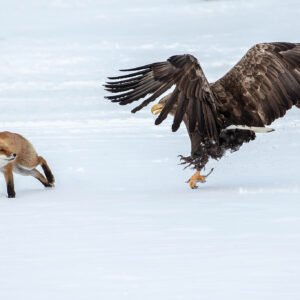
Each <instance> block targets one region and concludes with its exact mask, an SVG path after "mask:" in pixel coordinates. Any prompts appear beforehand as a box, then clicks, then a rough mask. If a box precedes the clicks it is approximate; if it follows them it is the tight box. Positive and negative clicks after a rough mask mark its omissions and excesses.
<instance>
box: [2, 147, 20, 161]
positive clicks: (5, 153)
mask: <svg viewBox="0 0 300 300" xmlns="http://www.w3.org/2000/svg"><path fill="white" fill-rule="evenodd" d="M16 157H17V154H16V153H14V152H11V151H9V150H7V149H4V148H0V159H2V160H8V161H11V160H14V159H15V158H16Z"/></svg>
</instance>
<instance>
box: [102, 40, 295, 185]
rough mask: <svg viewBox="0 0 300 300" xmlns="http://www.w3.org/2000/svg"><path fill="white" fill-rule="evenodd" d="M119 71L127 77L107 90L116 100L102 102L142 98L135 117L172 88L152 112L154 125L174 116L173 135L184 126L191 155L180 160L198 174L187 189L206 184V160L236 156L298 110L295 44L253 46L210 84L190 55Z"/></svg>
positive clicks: (120, 78) (116, 79) (106, 86)
mask: <svg viewBox="0 0 300 300" xmlns="http://www.w3.org/2000/svg"><path fill="white" fill-rule="evenodd" d="M121 71H126V72H130V73H129V74H126V75H122V76H118V77H109V79H110V80H111V81H109V82H107V83H106V84H105V88H106V90H107V91H109V92H111V93H116V95H112V96H107V97H106V98H107V99H109V100H111V101H112V102H117V103H119V104H121V105H126V104H129V103H132V102H134V101H138V100H140V99H142V98H145V99H144V100H143V101H142V103H141V104H139V105H138V106H137V107H135V108H134V109H133V110H132V112H133V113H135V112H137V111H139V110H140V109H142V108H143V107H145V106H146V105H148V104H149V103H151V102H152V101H154V100H156V99H158V98H159V97H160V96H161V95H162V94H163V93H165V92H167V91H168V90H169V89H170V88H171V87H172V86H175V89H174V90H173V91H172V92H171V93H169V94H168V95H167V96H165V97H163V98H162V99H161V100H160V101H159V102H158V104H156V105H154V106H153V107H152V112H153V113H155V114H159V115H158V117H157V119H156V120H155V124H156V125H158V124H160V123H161V122H162V121H164V120H165V119H166V118H167V116H168V114H171V115H173V116H174V120H173V125H172V130H173V131H176V130H177V129H178V128H179V126H180V124H181V122H182V121H183V122H184V123H185V125H186V128H187V131H188V133H189V137H190V140H191V155H190V156H188V157H181V159H182V160H183V163H188V166H193V167H194V168H195V169H196V170H197V171H196V173H195V174H194V175H193V176H192V177H191V178H190V180H189V181H188V182H189V185H190V187H191V188H196V187H197V182H205V176H203V175H201V174H200V171H201V170H202V169H203V168H204V167H205V165H206V164H207V162H208V160H209V158H213V159H219V158H221V157H222V156H223V155H224V153H225V151H226V150H231V151H236V150H238V149H239V148H240V146H241V145H242V144H243V143H245V142H249V141H250V140H254V139H255V133H256V132H268V131H271V130H270V129H269V128H267V127H265V126H266V125H270V124H271V123H272V122H273V121H274V120H275V119H277V118H280V117H282V116H284V115H285V113H286V111H287V110H288V109H290V108H291V107H292V106H293V105H296V106H298V107H299V108H300V44H299V43H261V44H257V45H255V46H254V47H252V48H251V49H250V50H249V51H248V52H247V53H246V55H245V56H244V57H243V58H242V59H241V60H240V61H239V62H238V63H237V64H236V65H235V66H234V67H233V68H232V69H231V70H230V71H229V72H228V73H227V74H226V75H225V76H223V77H222V78H220V79H219V80H218V81H216V82H214V83H209V82H208V81H207V79H206V77H205V75H204V73H203V71H202V68H201V66H200V64H199V63H198V61H197V59H196V58H195V57H194V56H192V55H189V54H186V55H176V56H172V57H170V58H169V59H168V60H167V61H164V62H158V63H153V64H148V65H145V66H142V67H137V68H133V69H127V70H121ZM147 96H148V98H147Z"/></svg>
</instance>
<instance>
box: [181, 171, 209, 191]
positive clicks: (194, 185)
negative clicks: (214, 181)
mask: <svg viewBox="0 0 300 300" xmlns="http://www.w3.org/2000/svg"><path fill="white" fill-rule="evenodd" d="M213 170H214V169H211V170H210V172H209V173H208V174H206V175H201V174H200V171H196V172H195V174H194V175H193V176H192V177H191V178H190V179H189V180H188V181H187V182H186V183H188V184H189V186H190V188H191V189H196V188H198V186H197V182H201V183H204V182H206V178H207V177H208V176H209V175H210V174H211V173H212V171H213Z"/></svg>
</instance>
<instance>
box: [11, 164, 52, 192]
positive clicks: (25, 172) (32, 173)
mask: <svg viewBox="0 0 300 300" xmlns="http://www.w3.org/2000/svg"><path fill="white" fill-rule="evenodd" d="M14 171H15V172H16V173H19V174H20V175H23V176H33V177H34V178H36V179H37V180H38V181H40V182H41V183H42V184H43V185H44V186H45V187H52V186H53V184H51V183H49V182H48V180H47V179H46V178H45V176H44V175H43V174H42V173H41V172H39V171H38V170H37V169H35V168H34V169H26V168H24V167H21V166H18V167H16V168H15V169H14Z"/></svg>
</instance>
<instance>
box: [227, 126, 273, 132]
mask: <svg viewBox="0 0 300 300" xmlns="http://www.w3.org/2000/svg"><path fill="white" fill-rule="evenodd" d="M232 129H240V130H251V131H253V132H257V133H267V132H272V131H274V130H275V129H273V128H269V127H256V126H246V125H230V126H228V127H226V128H225V129H224V130H232Z"/></svg>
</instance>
